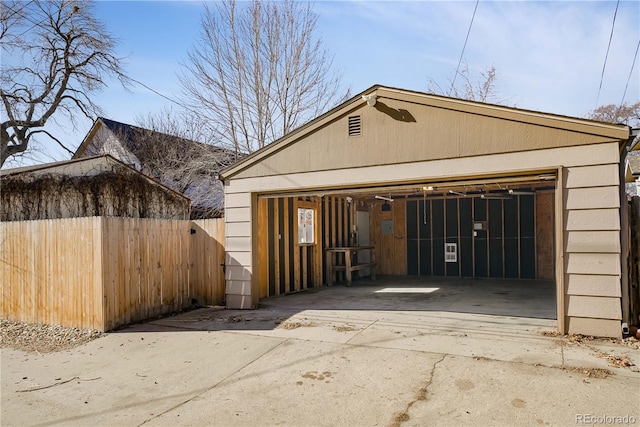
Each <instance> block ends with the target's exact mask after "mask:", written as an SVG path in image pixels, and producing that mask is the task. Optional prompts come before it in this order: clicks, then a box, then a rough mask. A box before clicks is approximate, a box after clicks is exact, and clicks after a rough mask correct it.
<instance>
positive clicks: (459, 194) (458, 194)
mask: <svg viewBox="0 0 640 427" xmlns="http://www.w3.org/2000/svg"><path fill="white" fill-rule="evenodd" d="M449 194H455V195H456V196H462V197H467V193H460V192H459V191H453V190H449Z"/></svg>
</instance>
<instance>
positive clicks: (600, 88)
mask: <svg viewBox="0 0 640 427" xmlns="http://www.w3.org/2000/svg"><path fill="white" fill-rule="evenodd" d="M619 5H620V0H618V2H617V3H616V10H615V12H614V13H613V22H612V23H611V34H610V35H609V45H608V46H607V53H606V54H605V55H604V64H602V74H601V75H600V87H599V88H598V96H597V97H596V107H595V108H598V101H600V91H601V90H602V81H603V80H604V69H605V68H606V67H607V58H608V57H609V48H610V47H611V40H612V39H613V29H614V28H615V26H616V15H618V6H619Z"/></svg>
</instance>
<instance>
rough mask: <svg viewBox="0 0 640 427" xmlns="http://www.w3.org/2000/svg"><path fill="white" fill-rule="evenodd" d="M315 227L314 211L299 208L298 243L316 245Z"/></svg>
mask: <svg viewBox="0 0 640 427" xmlns="http://www.w3.org/2000/svg"><path fill="white" fill-rule="evenodd" d="M314 227H315V222H314V211H313V209H305V208H298V243H300V244H303V243H305V244H309V243H315V242H314V236H315V233H314Z"/></svg>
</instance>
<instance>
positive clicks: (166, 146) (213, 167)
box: [119, 110, 237, 218]
mask: <svg viewBox="0 0 640 427" xmlns="http://www.w3.org/2000/svg"><path fill="white" fill-rule="evenodd" d="M193 120H194V118H193V115H184V116H179V115H178V114H176V113H174V112H173V111H171V110H164V111H161V112H159V113H156V114H149V115H147V116H145V117H138V118H137V119H136V121H137V124H138V125H139V126H140V127H139V128H133V134H132V135H122V136H119V137H120V139H121V140H124V141H127V143H128V144H129V147H128V148H129V149H130V150H131V151H132V152H133V153H134V154H135V155H136V156H137V157H138V159H139V160H140V162H141V164H142V171H143V172H144V173H146V174H147V175H149V176H151V177H153V178H154V179H156V180H157V181H159V182H161V183H162V184H164V185H166V186H167V187H169V188H172V189H174V190H175V191H177V192H179V193H182V194H184V195H185V196H187V197H189V198H190V199H191V206H192V218H211V217H217V216H220V215H221V213H222V211H223V207H224V194H223V188H222V183H221V182H220V181H219V179H218V173H219V172H220V170H222V169H223V168H224V167H226V166H229V165H230V164H231V163H233V162H234V161H235V160H236V159H237V158H236V154H235V151H233V150H228V149H225V148H221V147H216V146H214V145H211V144H205V143H200V142H197V141H196V140H197V139H201V138H204V137H206V135H205V134H203V133H202V132H203V127H202V126H201V124H199V123H194V122H193Z"/></svg>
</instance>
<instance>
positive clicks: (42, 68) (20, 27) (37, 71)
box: [0, 0, 128, 166]
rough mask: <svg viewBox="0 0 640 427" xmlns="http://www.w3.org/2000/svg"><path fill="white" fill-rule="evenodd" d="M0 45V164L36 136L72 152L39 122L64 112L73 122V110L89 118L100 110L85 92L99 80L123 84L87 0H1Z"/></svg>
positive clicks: (93, 89)
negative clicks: (0, 56) (112, 79)
mask: <svg viewBox="0 0 640 427" xmlns="http://www.w3.org/2000/svg"><path fill="white" fill-rule="evenodd" d="M0 45H1V46H2V47H1V49H2V51H1V53H2V62H3V65H2V73H1V75H0V82H1V88H0V97H1V98H2V104H3V107H4V114H3V115H2V116H3V119H2V120H3V121H2V123H1V124H0V142H1V163H0V166H1V165H3V164H4V162H5V161H6V160H7V159H8V158H9V157H11V156H16V155H19V154H20V153H24V152H25V151H26V150H27V149H28V148H29V142H30V140H31V139H32V138H34V136H36V135H38V134H43V135H46V136H47V137H49V138H50V139H52V140H53V141H55V142H56V143H57V144H59V145H60V146H61V147H62V148H64V149H65V150H67V151H68V152H69V153H71V154H73V153H72V151H71V150H70V149H69V148H68V147H67V146H66V145H65V144H64V143H63V142H62V141H61V140H60V139H59V138H57V137H56V136H54V135H52V134H51V133H49V132H48V131H47V130H46V129H45V125H46V124H47V122H48V121H49V120H51V119H54V117H57V116H64V117H66V118H67V119H68V120H69V121H70V123H71V124H72V125H73V126H75V124H76V120H77V115H79V114H80V115H84V116H86V117H88V118H90V119H91V118H93V117H94V116H95V115H98V114H99V113H100V108H99V107H98V106H97V105H96V104H95V103H94V102H93V101H92V95H93V94H94V93H95V92H97V91H99V90H101V89H102V88H103V87H105V86H106V84H105V81H104V79H105V78H106V77H116V78H118V79H120V82H121V83H122V84H123V85H126V84H127V83H128V81H127V77H126V76H125V74H124V73H123V70H122V68H121V65H120V64H121V58H118V57H116V56H115V54H114V48H115V40H114V39H113V38H112V37H111V35H110V34H109V33H108V32H107V30H106V29H105V27H104V26H103V25H102V23H100V22H99V21H98V20H97V19H96V18H95V17H94V15H93V10H92V5H91V3H90V2H89V1H88V0H50V1H48V0H30V1H22V0H2V4H1V6H0Z"/></svg>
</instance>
